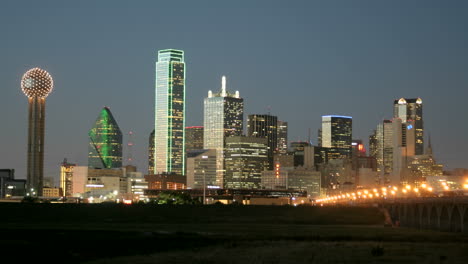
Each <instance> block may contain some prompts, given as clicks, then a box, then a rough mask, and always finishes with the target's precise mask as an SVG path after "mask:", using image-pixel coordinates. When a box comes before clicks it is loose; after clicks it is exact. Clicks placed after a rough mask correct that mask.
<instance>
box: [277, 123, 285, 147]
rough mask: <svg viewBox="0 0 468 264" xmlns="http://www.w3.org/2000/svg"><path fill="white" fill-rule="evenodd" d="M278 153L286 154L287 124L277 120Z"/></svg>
mask: <svg viewBox="0 0 468 264" xmlns="http://www.w3.org/2000/svg"><path fill="white" fill-rule="evenodd" d="M277 127H278V146H277V149H278V153H280V154H286V153H287V152H288V122H285V121H280V120H278V124H277Z"/></svg>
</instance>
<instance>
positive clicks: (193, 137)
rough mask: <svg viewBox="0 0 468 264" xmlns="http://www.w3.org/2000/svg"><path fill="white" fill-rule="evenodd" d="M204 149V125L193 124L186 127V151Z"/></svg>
mask: <svg viewBox="0 0 468 264" xmlns="http://www.w3.org/2000/svg"><path fill="white" fill-rule="evenodd" d="M200 149H203V127H202V126H192V127H186V128H185V151H186V152H187V153H188V152H189V151H191V150H200Z"/></svg>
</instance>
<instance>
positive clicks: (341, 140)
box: [321, 115, 353, 158]
mask: <svg viewBox="0 0 468 264" xmlns="http://www.w3.org/2000/svg"><path fill="white" fill-rule="evenodd" d="M352 133H353V119H352V117H350V116H339V115H326V116H322V136H321V138H322V147H325V148H334V149H336V151H335V152H336V155H329V157H330V156H333V157H334V158H350V157H351V143H352Z"/></svg>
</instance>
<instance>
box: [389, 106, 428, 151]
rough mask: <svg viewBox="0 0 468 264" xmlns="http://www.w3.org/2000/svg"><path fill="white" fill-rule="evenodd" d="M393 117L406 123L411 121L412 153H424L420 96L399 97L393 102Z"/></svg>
mask: <svg viewBox="0 0 468 264" xmlns="http://www.w3.org/2000/svg"><path fill="white" fill-rule="evenodd" d="M393 117H394V118H399V119H401V122H402V123H404V124H406V123H408V122H409V121H412V122H413V123H412V128H414V130H415V131H414V136H412V137H414V139H412V140H414V142H415V146H414V153H415V155H423V154H424V122H423V105H422V99H421V98H412V99H408V98H400V99H399V100H395V101H394V102H393Z"/></svg>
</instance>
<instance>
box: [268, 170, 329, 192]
mask: <svg viewBox="0 0 468 264" xmlns="http://www.w3.org/2000/svg"><path fill="white" fill-rule="evenodd" d="M261 185H262V188H265V189H270V190H291V191H301V192H304V191H306V192H307V196H308V197H311V198H315V197H319V196H320V185H321V173H320V172H319V171H315V170H309V169H306V168H286V169H283V168H282V169H280V171H279V173H276V172H275V171H263V172H262V179H261Z"/></svg>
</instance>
